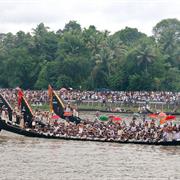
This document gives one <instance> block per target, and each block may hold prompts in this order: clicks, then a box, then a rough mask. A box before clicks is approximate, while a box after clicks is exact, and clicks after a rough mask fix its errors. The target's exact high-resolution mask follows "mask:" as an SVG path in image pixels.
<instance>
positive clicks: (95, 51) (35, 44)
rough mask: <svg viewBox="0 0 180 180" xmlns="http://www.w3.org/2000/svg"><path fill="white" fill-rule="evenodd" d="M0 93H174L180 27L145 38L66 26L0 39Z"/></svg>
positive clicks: (179, 69)
mask: <svg viewBox="0 0 180 180" xmlns="http://www.w3.org/2000/svg"><path fill="white" fill-rule="evenodd" d="M0 63H1V66H0V87H9V88H11V87H17V86H21V87H22V88H24V89H46V88H47V86H48V84H52V85H53V87H55V88H61V87H73V88H81V89H96V88H109V89H113V90H158V91H160V90H171V91H179V90H180V85H179V79H180V21H179V20H177V19H165V20H162V21H160V22H159V23H157V24H156V25H155V26H154V28H153V36H151V37H149V36H147V35H146V34H144V33H141V32H139V31H138V29H136V28H130V27H126V28H125V29H122V30H120V31H118V32H115V33H114V34H110V33H109V32H108V31H99V30H97V29H96V27H95V26H93V25H91V26H89V27H88V28H84V29H82V28H81V25H80V24H78V23H77V22H76V21H70V22H69V23H67V24H66V25H65V27H64V28H63V29H62V30H61V29H59V30H58V31H57V32H54V31H51V30H50V28H49V27H46V26H45V25H44V24H43V23H40V24H39V25H37V27H36V28H35V29H33V32H32V33H25V32H23V31H19V32H17V33H16V34H15V35H14V34H12V33H7V34H3V33H1V34H0Z"/></svg>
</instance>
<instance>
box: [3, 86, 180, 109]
mask: <svg viewBox="0 0 180 180" xmlns="http://www.w3.org/2000/svg"><path fill="white" fill-rule="evenodd" d="M0 93H1V94H3V95H4V96H5V97H6V98H7V99H8V100H9V101H10V102H11V103H12V104H14V103H15V100H16V89H0ZM24 94H25V97H26V99H27V101H28V102H29V103H30V104H33V105H42V104H46V103H48V93H47V91H44V90H41V91H38V90H37V91H35V90H26V91H24ZM57 94H58V95H59V96H60V97H61V98H62V99H63V100H65V101H75V102H77V103H81V102H84V101H86V102H88V101H92V102H102V103H107V102H109V103H116V102H122V103H124V104H127V103H136V102H157V103H158V102H161V103H169V104H177V103H180V92H152V91H151V92H146V91H135V92H125V91H101V92H97V91H79V90H65V89H64V88H63V91H61V90H58V91H57Z"/></svg>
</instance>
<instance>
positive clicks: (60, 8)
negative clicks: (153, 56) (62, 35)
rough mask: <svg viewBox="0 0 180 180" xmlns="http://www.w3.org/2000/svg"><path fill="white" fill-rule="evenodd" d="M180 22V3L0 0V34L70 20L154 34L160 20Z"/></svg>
mask: <svg viewBox="0 0 180 180" xmlns="http://www.w3.org/2000/svg"><path fill="white" fill-rule="evenodd" d="M166 18H177V19H179V20H180V0H0V33H7V32H13V33H16V32H17V31H19V30H23V31H25V32H31V31H32V29H33V28H36V26H37V25H38V24H39V23H41V22H43V23H45V25H46V26H49V27H50V29H51V30H54V31H57V30H58V29H63V28H64V26H65V24H66V23H68V22H69V21H70V20H76V21H77V22H78V23H79V24H80V25H81V27H82V28H84V27H89V25H95V26H96V28H97V29H98V30H108V31H110V32H111V33H114V32H116V31H118V30H120V29H123V28H125V27H126V26H129V27H136V28H138V30H139V31H141V32H144V33H146V34H148V35H151V31H152V28H153V26H155V25H156V23H158V22H159V21H160V20H162V19H166Z"/></svg>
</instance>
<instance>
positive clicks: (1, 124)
mask: <svg viewBox="0 0 180 180" xmlns="http://www.w3.org/2000/svg"><path fill="white" fill-rule="evenodd" d="M0 129H2V130H5V131H8V132H11V133H15V134H19V135H23V136H27V137H32V138H46V139H60V140H73V141H94V142H111V143H121V144H142V145H162V146H180V141H161V142H142V141H119V140H112V139H111V140H108V139H96V138H79V137H62V136H56V135H50V134H43V133H38V132H35V131H33V130H31V129H29V130H26V129H22V128H20V127H19V126H16V125H13V124H11V123H6V121H5V120H2V119H0Z"/></svg>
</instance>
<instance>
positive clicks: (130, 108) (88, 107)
mask: <svg viewBox="0 0 180 180" xmlns="http://www.w3.org/2000/svg"><path fill="white" fill-rule="evenodd" d="M71 105H72V106H73V107H77V109H78V111H100V112H108V113H130V114H133V113H138V112H139V109H140V107H141V106H140V105H139V104H128V105H127V104H126V105H122V104H117V103H115V104H113V103H111V104H110V103H109V104H102V103H98V102H90V103H86V102H82V103H80V104H77V103H75V102H71ZM32 107H33V109H41V110H44V111H48V110H49V105H48V104H43V105H32ZM150 108H151V111H152V112H157V111H158V112H161V111H162V112H166V113H167V114H173V115H180V108H177V110H176V111H175V112H174V106H170V105H166V106H165V105H163V106H162V104H154V105H153V106H152V105H151V106H150Z"/></svg>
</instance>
